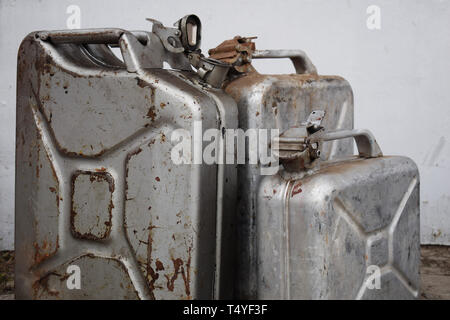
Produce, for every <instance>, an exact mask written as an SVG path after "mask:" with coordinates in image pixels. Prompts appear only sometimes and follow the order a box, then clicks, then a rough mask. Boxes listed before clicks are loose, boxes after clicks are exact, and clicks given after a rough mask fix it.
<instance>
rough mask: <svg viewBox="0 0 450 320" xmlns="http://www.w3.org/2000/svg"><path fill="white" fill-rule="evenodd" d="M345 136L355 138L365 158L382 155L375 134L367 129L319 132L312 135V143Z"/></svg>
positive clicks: (359, 151)
mask: <svg viewBox="0 0 450 320" xmlns="http://www.w3.org/2000/svg"><path fill="white" fill-rule="evenodd" d="M345 138H354V139H355V142H356V147H357V148H358V153H359V156H360V157H363V158H377V157H382V156H383V153H382V152H381V149H380V146H379V145H378V143H377V141H376V140H375V137H374V136H373V134H372V133H371V132H370V131H369V130H366V129H354V130H337V131H329V132H318V133H317V134H316V135H313V136H311V138H310V139H309V141H310V143H314V142H319V141H331V140H338V139H345Z"/></svg>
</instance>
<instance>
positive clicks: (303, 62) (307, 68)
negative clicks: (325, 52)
mask: <svg viewBox="0 0 450 320" xmlns="http://www.w3.org/2000/svg"><path fill="white" fill-rule="evenodd" d="M252 58H253V59H281V58H289V59H291V61H292V63H293V64H294V67H295V71H296V73H297V74H314V75H316V74H317V69H316V67H315V66H314V64H313V63H312V62H311V60H310V59H309V57H308V56H307V55H306V53H305V52H304V51H302V50H255V51H254V52H253V54H252Z"/></svg>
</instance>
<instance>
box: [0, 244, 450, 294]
mask: <svg viewBox="0 0 450 320" xmlns="http://www.w3.org/2000/svg"><path fill="white" fill-rule="evenodd" d="M13 266H14V253H13V252H12V251H3V252H0V300H11V299H14V294H13V292H14V280H13V279H14V275H13ZM420 275H421V280H422V289H421V294H420V299H425V300H429V299H432V300H450V246H422V249H421V267H420Z"/></svg>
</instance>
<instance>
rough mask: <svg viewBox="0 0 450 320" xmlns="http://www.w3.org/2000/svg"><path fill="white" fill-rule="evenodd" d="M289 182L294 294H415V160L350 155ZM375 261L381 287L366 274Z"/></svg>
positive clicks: (312, 296) (386, 296) (350, 296)
mask: <svg viewBox="0 0 450 320" xmlns="http://www.w3.org/2000/svg"><path fill="white" fill-rule="evenodd" d="M292 190H294V191H296V192H295V194H294V191H292V192H291V195H290V200H289V211H290V214H289V217H290V224H289V228H290V231H289V233H290V234H291V235H292V236H291V237H290V238H289V246H290V249H289V252H290V265H291V268H292V269H291V270H290V276H291V290H290V294H291V296H290V297H291V298H292V299H297V298H301V299H303V298H305V299H354V298H357V299H366V298H371V299H374V298H376V299H411V298H415V297H417V295H418V290H419V274H418V266H419V255H420V250H419V206H418V196H419V175H418V171H417V167H416V165H415V164H414V163H413V162H412V160H410V159H408V158H404V157H383V158H378V159H366V160H354V161H346V162H344V163H341V164H336V165H333V166H330V167H328V168H324V169H321V170H320V171H319V173H317V174H314V175H311V176H309V177H306V178H304V179H301V180H298V181H296V182H295V184H294V186H293V188H292ZM299 190H301V192H299ZM373 266H376V267H377V268H379V270H380V272H381V279H380V282H381V288H382V290H378V289H372V287H371V286H370V283H369V282H367V281H366V280H367V278H368V276H369V275H370V274H371V272H370V271H368V270H371V269H370V268H373ZM365 281H366V282H365Z"/></svg>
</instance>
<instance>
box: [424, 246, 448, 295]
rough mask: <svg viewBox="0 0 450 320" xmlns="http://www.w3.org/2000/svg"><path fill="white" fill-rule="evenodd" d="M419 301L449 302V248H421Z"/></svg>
mask: <svg viewBox="0 0 450 320" xmlns="http://www.w3.org/2000/svg"><path fill="white" fill-rule="evenodd" d="M421 256H422V257H421V261H422V265H421V266H420V276H421V280H422V290H421V291H422V294H421V296H420V298H421V299H439V300H450V246H422V250H421Z"/></svg>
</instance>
